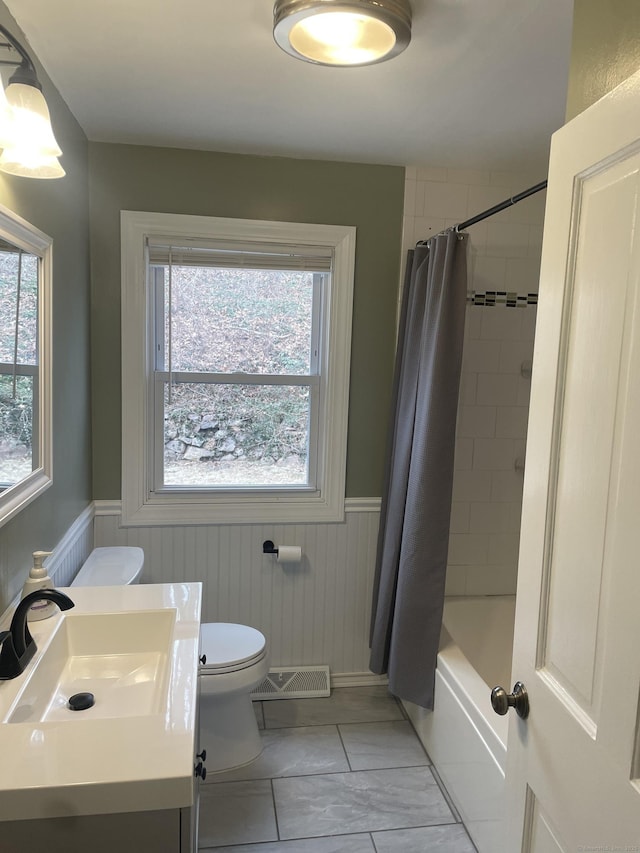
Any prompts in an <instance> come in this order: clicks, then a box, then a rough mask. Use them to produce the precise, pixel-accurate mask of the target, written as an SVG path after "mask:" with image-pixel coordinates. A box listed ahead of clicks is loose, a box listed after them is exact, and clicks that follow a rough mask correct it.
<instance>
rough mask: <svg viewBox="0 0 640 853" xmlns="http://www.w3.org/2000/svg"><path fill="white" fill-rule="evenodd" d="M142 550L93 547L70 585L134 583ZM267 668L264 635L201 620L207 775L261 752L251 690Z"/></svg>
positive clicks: (202, 746)
mask: <svg viewBox="0 0 640 853" xmlns="http://www.w3.org/2000/svg"><path fill="white" fill-rule="evenodd" d="M143 565H144V551H143V550H142V548H136V547H130V546H115V547H109V548H94V550H93V551H92V552H91V554H89V557H88V558H87V560H86V562H85V563H84V565H83V566H82V568H81V569H80V571H79V572H78V574H77V575H76V577H75V579H74V580H73V581H72V583H71V586H121V585H123V584H131V583H139V582H140V576H141V575H142V568H143ZM268 669H269V661H268V658H267V643H266V640H265V638H264V635H263V634H261V633H260V631H258V630H256V629H255V628H250V627H249V626H247V625H236V624H234V623H230V622H205V623H203V624H202V625H201V626H200V669H199V673H198V676H199V681H200V712H199V713H200V744H199V749H200V750H202V749H206V751H207V764H206V766H207V773H208V778H211V776H212V775H213V774H214V773H216V772H220V771H222V770H231V769H233V768H235V767H241V766H243V765H244V764H249V762H251V761H253V760H254V759H255V758H257V757H258V756H259V755H260V753H261V752H262V741H261V738H260V732H259V730H258V723H257V720H256V716H255V713H254V711H253V705H252V702H251V695H250V694H251V691H252V690H253V689H254V688H256V687H257V686H258V684H260V682H261V681H262V680H263V679H264V678H265V676H266V674H267V672H268Z"/></svg>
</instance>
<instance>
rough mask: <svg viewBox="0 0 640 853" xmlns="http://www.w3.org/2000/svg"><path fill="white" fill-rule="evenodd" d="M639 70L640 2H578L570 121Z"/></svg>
mask: <svg viewBox="0 0 640 853" xmlns="http://www.w3.org/2000/svg"><path fill="white" fill-rule="evenodd" d="M639 68H640V0H575V5H574V10H573V38H572V43H571V66H570V69H569V88H568V93H567V121H569V119H571V118H573V117H574V116H576V115H578V113H581V112H582V111H583V110H585V109H586V108H587V107H588V106H590V105H591V104H593V103H595V102H596V101H597V100H598V99H599V98H601V97H602V96H603V95H606V94H607V92H610V91H611V90H612V89H614V88H615V87H616V86H617V85H618V84H619V83H621V82H622V81H623V80H625V79H626V78H627V77H629V76H630V75H631V74H633V73H634V71H637V70H638V69H639Z"/></svg>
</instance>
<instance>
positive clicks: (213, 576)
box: [94, 500, 380, 678]
mask: <svg viewBox="0 0 640 853" xmlns="http://www.w3.org/2000/svg"><path fill="white" fill-rule="evenodd" d="M364 504H365V505H364V508H363V507H362V506H361V502H358V505H357V507H355V508H354V507H353V506H352V507H351V508H350V509H349V511H348V512H347V513H346V514H345V521H344V522H343V523H339V524H291V525H264V526H263V525H259V524H252V525H249V524H247V525H239V524H238V525H225V526H213V525H212V526H204V525H203V526H198V527H138V528H122V527H120V510H119V503H113V504H102V502H98V503H97V504H96V518H95V528H94V536H95V544H96V546H100V545H139V546H140V547H142V548H143V549H144V552H145V568H144V574H143V581H144V582H146V583H166V582H180V581H181V580H185V581H201V582H202V583H203V585H204V590H203V614H202V618H203V620H204V621H207V622H215V621H225V622H239V623H241V624H245V625H252V626H254V627H256V628H258V629H259V630H261V631H263V633H264V634H265V636H266V637H267V638H268V641H269V647H270V659H271V665H272V666H274V667H279V666H311V665H314V664H328V665H329V667H330V669H331V674H332V677H333V676H335V675H336V674H339V675H341V676H344V675H346V674H356V675H358V676H361V675H362V674H365V673H368V670H369V647H368V638H369V616H370V609H371V597H372V587H373V571H374V566H375V555H376V543H377V534H378V522H379V517H380V503H379V501H378V500H372V501H365V502H364ZM266 539H271V540H272V541H274V542H275V543H276V544H278V543H279V544H287V545H300V547H301V548H302V552H303V555H304V556H303V560H302V562H301V563H300V564H299V565H297V564H289V565H287V564H279V563H277V562H276V560H275V558H274V557H273V556H271V555H267V554H263V553H262V543H263V542H264V541H265V540H266ZM374 678H375V677H374Z"/></svg>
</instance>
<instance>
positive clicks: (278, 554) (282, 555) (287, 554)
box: [262, 539, 302, 564]
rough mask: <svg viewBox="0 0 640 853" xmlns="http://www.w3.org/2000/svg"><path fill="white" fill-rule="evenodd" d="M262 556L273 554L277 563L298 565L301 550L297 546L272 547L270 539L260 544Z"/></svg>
mask: <svg viewBox="0 0 640 853" xmlns="http://www.w3.org/2000/svg"><path fill="white" fill-rule="evenodd" d="M262 553H263V554H273V555H274V557H275V558H276V562H277V563H295V564H299V563H300V562H301V560H302V548H301V547H300V546H299V545H274V544H273V542H272V541H271V539H267V540H266V541H265V542H263V543H262Z"/></svg>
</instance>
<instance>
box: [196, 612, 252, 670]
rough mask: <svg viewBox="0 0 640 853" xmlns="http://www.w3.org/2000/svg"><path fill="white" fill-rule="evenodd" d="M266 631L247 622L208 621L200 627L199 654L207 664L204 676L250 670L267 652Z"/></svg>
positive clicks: (204, 668)
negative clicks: (245, 623)
mask: <svg viewBox="0 0 640 853" xmlns="http://www.w3.org/2000/svg"><path fill="white" fill-rule="evenodd" d="M266 645H267V641H266V640H265V637H264V635H263V634H261V633H260V631H258V630H256V629H255V628H250V627H249V626H248V625H237V624H235V623H233V622H205V623H203V624H202V625H201V626H200V654H201V655H204V656H205V657H206V663H204V664H202V665H201V667H200V673H201V674H202V675H218V674H223V673H225V672H237V671H238V670H242V669H247V668H248V667H250V666H253V665H254V664H256V663H258V662H259V661H261V660H262V659H263V658H264V657H265V655H266V652H267V650H266Z"/></svg>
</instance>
